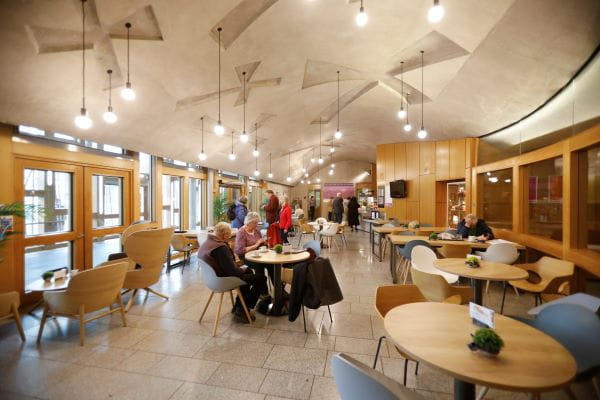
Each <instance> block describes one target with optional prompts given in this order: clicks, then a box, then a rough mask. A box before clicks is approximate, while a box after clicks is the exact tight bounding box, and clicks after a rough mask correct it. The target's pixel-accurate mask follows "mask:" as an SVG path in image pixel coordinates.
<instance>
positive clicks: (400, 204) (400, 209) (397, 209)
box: [392, 199, 407, 222]
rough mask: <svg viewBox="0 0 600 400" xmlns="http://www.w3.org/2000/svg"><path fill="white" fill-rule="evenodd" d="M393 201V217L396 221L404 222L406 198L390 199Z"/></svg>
mask: <svg viewBox="0 0 600 400" xmlns="http://www.w3.org/2000/svg"><path fill="white" fill-rule="evenodd" d="M392 201H393V203H394V207H393V208H394V218H396V219H397V220H398V221H401V222H405V221H406V220H407V219H406V204H407V201H406V199H392Z"/></svg>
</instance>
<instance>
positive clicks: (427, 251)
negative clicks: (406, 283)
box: [409, 242, 439, 273]
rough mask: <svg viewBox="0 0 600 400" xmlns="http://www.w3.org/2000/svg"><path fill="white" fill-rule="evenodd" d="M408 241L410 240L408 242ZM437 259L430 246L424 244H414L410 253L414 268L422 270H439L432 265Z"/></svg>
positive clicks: (433, 271) (432, 271)
mask: <svg viewBox="0 0 600 400" xmlns="http://www.w3.org/2000/svg"><path fill="white" fill-rule="evenodd" d="M409 243H410V242H409ZM435 260H437V256H436V255H435V252H434V251H433V250H432V249H431V248H430V247H425V246H414V247H413V249H412V253H411V261H412V263H413V264H414V266H415V268H417V269H419V270H421V271H423V272H431V273H435V272H439V270H438V269H437V268H436V267H435V266H434V265H433V262H434V261H435Z"/></svg>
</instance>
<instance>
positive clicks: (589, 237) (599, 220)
mask: <svg viewBox="0 0 600 400" xmlns="http://www.w3.org/2000/svg"><path fill="white" fill-rule="evenodd" d="M582 158H583V160H584V162H585V163H586V164H587V173H586V171H585V169H584V170H583V171H582V173H583V174H585V176H586V179H585V182H582V184H581V185H580V191H583V193H581V192H580V194H579V195H580V198H581V199H582V201H581V203H580V204H582V205H581V206H580V207H583V208H584V210H580V214H581V216H582V217H583V221H582V222H583V224H582V225H583V226H585V228H584V231H583V235H584V237H583V238H582V240H581V241H582V242H583V243H582V244H583V245H584V247H587V248H588V249H591V250H595V251H598V252H600V145H597V146H594V147H592V148H590V149H587V150H585V151H584V154H583V157H582Z"/></svg>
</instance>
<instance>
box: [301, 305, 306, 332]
mask: <svg viewBox="0 0 600 400" xmlns="http://www.w3.org/2000/svg"><path fill="white" fill-rule="evenodd" d="M302 321H303V322H304V333H307V331H306V315H305V314H304V305H302Z"/></svg>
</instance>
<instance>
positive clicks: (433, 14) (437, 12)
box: [427, 0, 444, 24]
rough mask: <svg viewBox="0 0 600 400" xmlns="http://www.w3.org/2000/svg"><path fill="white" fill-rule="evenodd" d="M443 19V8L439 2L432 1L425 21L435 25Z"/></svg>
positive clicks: (438, 0)
mask: <svg viewBox="0 0 600 400" xmlns="http://www.w3.org/2000/svg"><path fill="white" fill-rule="evenodd" d="M443 18H444V7H442V6H440V0H433V6H432V7H431V8H430V9H429V11H428V12H427V19H428V20H429V22H431V23H432V24H437V23H438V22H440V21H441V20H442V19H443Z"/></svg>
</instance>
